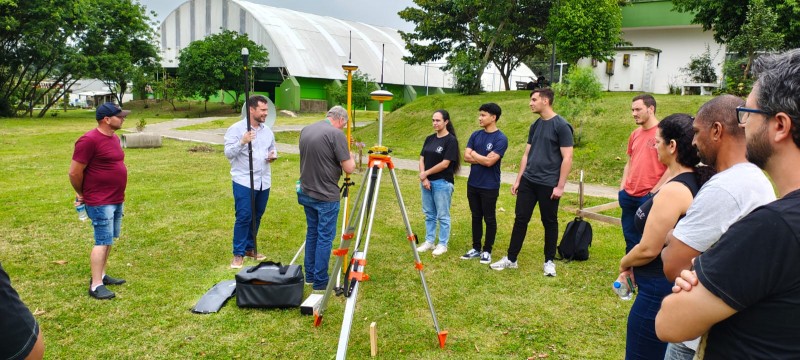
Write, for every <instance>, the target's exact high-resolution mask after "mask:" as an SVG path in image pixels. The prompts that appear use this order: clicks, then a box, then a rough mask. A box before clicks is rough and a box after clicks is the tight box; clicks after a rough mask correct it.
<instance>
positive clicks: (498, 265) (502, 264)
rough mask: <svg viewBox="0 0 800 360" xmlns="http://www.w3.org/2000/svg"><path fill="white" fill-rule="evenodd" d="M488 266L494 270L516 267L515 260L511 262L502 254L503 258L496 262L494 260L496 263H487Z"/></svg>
mask: <svg viewBox="0 0 800 360" xmlns="http://www.w3.org/2000/svg"><path fill="white" fill-rule="evenodd" d="M489 267H491V268H492V269H494V270H498V271H499V270H505V269H516V268H517V262H516V261H514V262H511V260H508V257H506V256H503V258H502V259H500V261H498V262H496V263H494V264H492V265H489Z"/></svg>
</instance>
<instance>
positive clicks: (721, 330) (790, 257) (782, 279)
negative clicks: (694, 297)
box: [694, 190, 800, 359]
mask: <svg viewBox="0 0 800 360" xmlns="http://www.w3.org/2000/svg"><path fill="white" fill-rule="evenodd" d="M798 260H800V190H795V191H793V192H791V193H789V194H787V195H786V196H784V197H783V198H781V199H779V200H776V201H774V202H772V203H769V204H767V205H764V206H762V207H759V208H756V209H755V210H753V212H751V213H750V214H749V215H747V216H745V217H744V218H742V219H741V220H739V221H738V222H736V223H734V224H733V225H732V226H731V227H730V229H728V231H727V232H726V233H725V234H723V235H722V237H721V238H720V239H719V241H718V242H717V243H716V244H715V245H714V246H713V247H711V248H710V249H708V251H706V252H705V253H704V254H702V255H700V256H698V257H697V259H696V260H695V263H694V266H695V270H696V271H697V277H698V279H699V280H700V283H702V284H703V286H704V287H705V288H707V289H708V290H709V291H710V292H711V293H712V294H714V295H715V296H717V297H719V298H720V299H722V301H724V302H725V303H726V304H728V306H730V307H732V308H733V309H735V310H736V311H737V313H735V314H733V315H732V316H731V317H729V318H727V319H725V320H723V321H721V322H719V323H717V324H715V325H714V326H712V327H711V329H710V330H709V332H708V334H707V339H705V342H706V347H705V350H704V351H705V359H734V358H735V359H745V358H746V359H797V358H798V357H800V261H798Z"/></svg>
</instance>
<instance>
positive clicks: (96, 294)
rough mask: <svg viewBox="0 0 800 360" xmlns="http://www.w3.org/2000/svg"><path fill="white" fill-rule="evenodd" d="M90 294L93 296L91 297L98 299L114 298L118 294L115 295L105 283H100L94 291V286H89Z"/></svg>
mask: <svg viewBox="0 0 800 360" xmlns="http://www.w3.org/2000/svg"><path fill="white" fill-rule="evenodd" d="M89 296H91V297H93V298H95V299H97V300H107V299H112V298H114V296H116V295H114V293H113V292H111V291H110V290H108V289H107V288H106V286H105V285H100V286H98V287H97V289H95V290H94V291H92V288H91V286H90V287H89Z"/></svg>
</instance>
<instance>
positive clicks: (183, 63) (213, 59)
mask: <svg viewBox="0 0 800 360" xmlns="http://www.w3.org/2000/svg"><path fill="white" fill-rule="evenodd" d="M242 48H247V49H248V51H249V53H250V57H249V63H250V67H259V66H266V64H267V62H268V59H269V58H268V56H269V54H268V53H267V50H266V49H265V48H264V47H263V46H261V45H258V44H256V43H255V42H253V41H252V40H250V38H249V37H248V36H247V34H241V35H240V34H238V33H236V32H235V31H231V30H223V31H222V32H221V33H218V34H213V35H210V36H207V37H206V38H204V39H202V40H197V41H193V42H192V43H190V44H189V46H187V47H185V48H183V49H181V52H180V55H179V56H178V61H179V64H178V80H179V82H180V86H181V87H183V88H184V89H186V91H187V92H188V93H190V94H192V95H194V96H200V97H202V98H203V99H204V100H205V102H206V103H208V100H209V98H210V97H211V96H212V95H214V94H216V93H217V91H219V90H224V91H227V92H229V93H231V94H232V95H233V97H234V99H235V101H234V108H238V107H239V97H240V95H241V94H242V92H243V91H244V86H243V81H244V69H243V66H242V57H241V51H242ZM251 74H252V72H251ZM206 109H207V104H206Z"/></svg>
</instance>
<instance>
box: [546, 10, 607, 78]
mask: <svg viewBox="0 0 800 360" xmlns="http://www.w3.org/2000/svg"><path fill="white" fill-rule="evenodd" d="M621 28H622V11H621V10H620V7H619V4H618V1H617V0H569V1H560V2H559V5H557V6H554V7H553V8H552V9H551V10H550V22H549V23H548V24H547V34H548V37H549V38H550V39H552V40H553V41H554V42H555V44H556V48H557V49H558V53H559V56H560V58H561V59H563V60H564V61H566V62H568V63H570V64H576V63H577V62H578V60H579V59H581V58H584V57H591V58H594V59H608V58H610V57H611V56H613V55H614V47H616V46H617V44H619V43H620V42H622V37H621V35H622V33H621V31H620V29H621Z"/></svg>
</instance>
